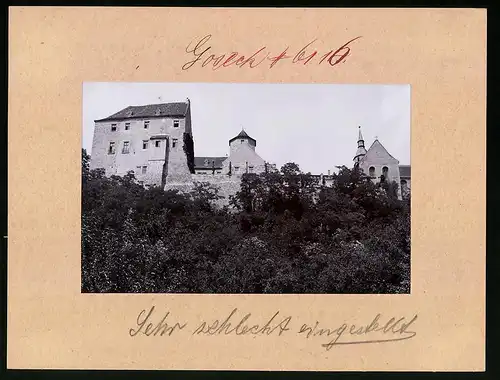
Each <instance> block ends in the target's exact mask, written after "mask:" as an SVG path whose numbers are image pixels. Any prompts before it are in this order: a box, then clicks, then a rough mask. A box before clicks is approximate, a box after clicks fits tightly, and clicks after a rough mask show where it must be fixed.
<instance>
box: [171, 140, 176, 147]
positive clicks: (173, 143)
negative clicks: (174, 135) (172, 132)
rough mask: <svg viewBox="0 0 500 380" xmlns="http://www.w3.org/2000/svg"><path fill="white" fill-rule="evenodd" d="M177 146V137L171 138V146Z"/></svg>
mask: <svg viewBox="0 0 500 380" xmlns="http://www.w3.org/2000/svg"><path fill="white" fill-rule="evenodd" d="M176 146H177V139H172V148H175V147H176Z"/></svg>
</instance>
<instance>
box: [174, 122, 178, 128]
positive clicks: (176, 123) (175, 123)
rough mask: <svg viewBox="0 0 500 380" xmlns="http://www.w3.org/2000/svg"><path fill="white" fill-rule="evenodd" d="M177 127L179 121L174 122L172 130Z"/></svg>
mask: <svg viewBox="0 0 500 380" xmlns="http://www.w3.org/2000/svg"><path fill="white" fill-rule="evenodd" d="M177 127H179V120H174V128H177Z"/></svg>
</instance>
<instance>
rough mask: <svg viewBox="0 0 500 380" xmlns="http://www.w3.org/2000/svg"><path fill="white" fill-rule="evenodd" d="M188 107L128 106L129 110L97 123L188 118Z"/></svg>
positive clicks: (186, 104) (165, 105)
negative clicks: (166, 117) (155, 118)
mask: <svg viewBox="0 0 500 380" xmlns="http://www.w3.org/2000/svg"><path fill="white" fill-rule="evenodd" d="M188 107H189V104H188V103H162V104H147V105H145V106H128V107H127V108H124V109H122V110H121V111H119V112H117V113H114V114H113V115H111V116H108V117H105V118H104V119H99V120H95V121H96V122H99V121H107V120H124V119H135V118H149V117H165V116H186V113H187V111H188Z"/></svg>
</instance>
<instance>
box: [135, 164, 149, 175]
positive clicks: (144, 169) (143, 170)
mask: <svg viewBox="0 0 500 380" xmlns="http://www.w3.org/2000/svg"><path fill="white" fill-rule="evenodd" d="M147 170H148V167H147V166H138V167H137V170H136V171H135V172H136V174H139V173H142V174H146V172H147Z"/></svg>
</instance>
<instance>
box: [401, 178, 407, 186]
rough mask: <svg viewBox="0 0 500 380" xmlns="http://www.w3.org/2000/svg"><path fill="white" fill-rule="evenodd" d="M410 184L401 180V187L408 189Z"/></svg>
mask: <svg viewBox="0 0 500 380" xmlns="http://www.w3.org/2000/svg"><path fill="white" fill-rule="evenodd" d="M407 185H408V183H407V182H406V179H402V180H401V187H406V186H407Z"/></svg>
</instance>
